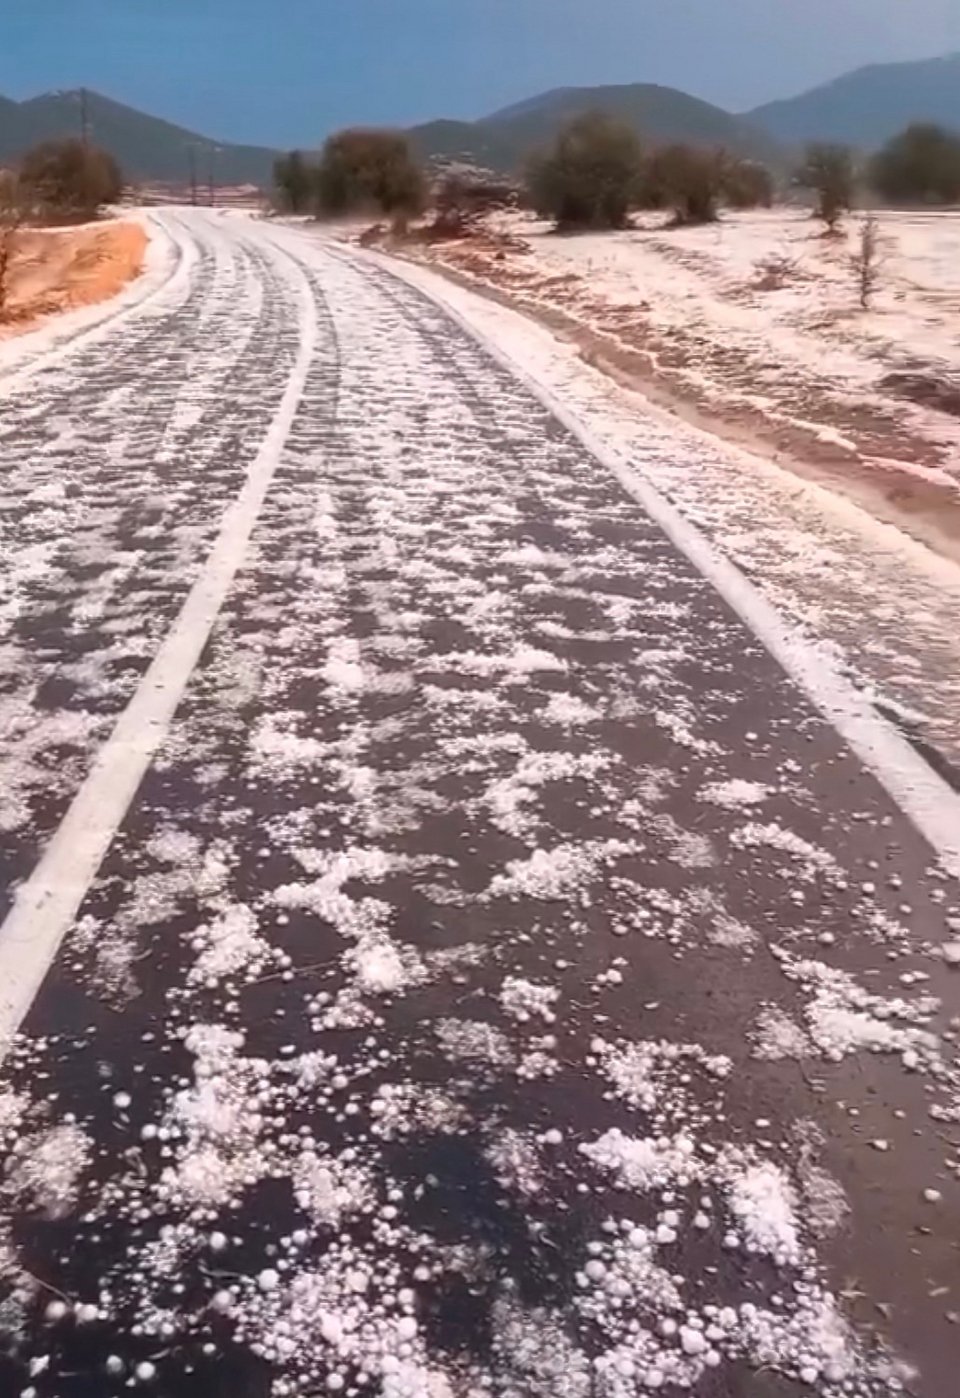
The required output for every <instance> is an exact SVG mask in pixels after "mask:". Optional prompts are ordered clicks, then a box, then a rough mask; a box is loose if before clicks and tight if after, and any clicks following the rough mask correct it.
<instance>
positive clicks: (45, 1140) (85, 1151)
mask: <svg viewBox="0 0 960 1398" xmlns="http://www.w3.org/2000/svg"><path fill="white" fill-rule="evenodd" d="M92 1158H93V1142H92V1141H91V1139H90V1137H89V1136H88V1135H87V1133H86V1132H85V1131H83V1130H82V1129H81V1128H80V1127H79V1126H77V1125H76V1124H75V1123H72V1122H65V1123H62V1124H61V1125H59V1126H51V1127H49V1128H48V1129H47V1130H45V1131H37V1132H35V1133H33V1134H32V1135H29V1136H24V1137H22V1138H21V1140H19V1141H18V1142H17V1144H16V1146H15V1147H14V1149H13V1151H12V1153H11V1155H10V1157H9V1159H8V1161H7V1167H6V1188H7V1189H8V1190H9V1191H10V1192H11V1193H12V1194H13V1195H14V1197H16V1198H18V1199H20V1200H21V1201H22V1202H29V1203H30V1204H32V1206H33V1207H34V1208H38V1209H40V1210H41V1211H42V1212H43V1213H44V1214H45V1215H46V1217H47V1218H51V1219H56V1218H65V1217H66V1216H67V1215H68V1214H69V1213H70V1212H71V1211H72V1210H73V1208H74V1206H75V1205H76V1202H77V1193H78V1190H79V1187H80V1180H81V1178H82V1176H83V1173H84V1171H85V1170H86V1169H87V1167H88V1166H89V1164H90V1162H91V1160H92Z"/></svg>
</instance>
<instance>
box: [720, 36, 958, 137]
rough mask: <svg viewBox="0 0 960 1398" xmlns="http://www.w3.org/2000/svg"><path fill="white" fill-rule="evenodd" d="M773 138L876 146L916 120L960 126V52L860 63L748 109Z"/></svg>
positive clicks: (753, 120)
mask: <svg viewBox="0 0 960 1398" xmlns="http://www.w3.org/2000/svg"><path fill="white" fill-rule="evenodd" d="M746 119H747V120H748V121H750V122H752V123H753V124H754V125H756V126H760V127H762V128H763V129H764V130H765V131H767V132H768V133H769V134H770V135H771V136H772V137H773V138H774V139H775V140H778V141H782V142H784V143H788V144H797V143H799V142H802V141H815V140H827V141H845V142H847V143H849V144H850V145H854V146H862V147H864V148H865V149H872V148H875V147H877V146H881V145H883V144H884V142H885V141H888V140H889V139H890V137H891V136H894V135H896V133H897V132H898V131H902V130H903V128H904V127H905V126H908V125H909V124H910V123H911V122H913V121H935V122H938V123H939V124H940V125H942V126H950V127H955V128H956V129H957V130H960V54H956V53H955V54H948V55H947V56H946V57H944V58H931V59H926V60H924V61H921V62H916V63H881V64H874V65H873V66H871V67H869V68H858V69H857V70H856V71H855V72H853V73H846V74H845V75H844V76H843V77H841V78H837V79H836V80H835V81H834V82H830V83H824V84H823V86H821V87H815V88H813V89H812V90H811V91H810V92H804V93H801V94H800V96H799V97H793V98H790V99H788V100H787V101H783V102H768V103H767V104H766V105H765V106H763V107H756V108H754V110H753V111H751V112H747V113H746Z"/></svg>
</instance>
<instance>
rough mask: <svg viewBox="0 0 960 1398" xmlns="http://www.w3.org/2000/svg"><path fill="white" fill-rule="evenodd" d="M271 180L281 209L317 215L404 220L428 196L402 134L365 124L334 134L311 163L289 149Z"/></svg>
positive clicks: (420, 208) (422, 179)
mask: <svg viewBox="0 0 960 1398" xmlns="http://www.w3.org/2000/svg"><path fill="white" fill-rule="evenodd" d="M273 178H274V186H275V190H276V199H277V204H278V206H279V208H280V209H281V211H282V212H284V213H291V214H307V213H309V214H313V215H314V216H315V217H317V218H341V217H344V216H345V215H348V214H364V213H366V214H373V215H383V216H385V217H389V218H392V219H394V220H400V221H404V220H407V219H410V218H413V217H414V216H415V215H416V214H418V213H420V212H421V211H422V209H423V207H424V204H425V202H426V195H427V186H426V181H425V179H424V176H423V172H422V171H421V169H420V167H419V165H418V164H417V163H416V161H415V160H414V159H413V156H412V155H411V153H410V147H409V145H408V143H407V139H406V137H405V136H404V135H402V133H401V132H399V131H386V130H383V131H381V130H376V129H366V128H363V127H353V128H349V129H347V130H344V131H338V132H336V133H335V134H334V135H333V136H331V137H330V138H329V140H328V141H327V142H326V144H325V145H324V147H323V150H322V151H321V153H320V157H319V159H318V160H315V161H310V160H308V159H307V157H306V156H304V155H303V153H302V152H301V151H290V153H289V154H288V155H285V156H282V157H281V158H280V159H279V160H278V161H277V162H276V164H275V166H274V172H273Z"/></svg>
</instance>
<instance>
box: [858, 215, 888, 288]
mask: <svg viewBox="0 0 960 1398" xmlns="http://www.w3.org/2000/svg"><path fill="white" fill-rule="evenodd" d="M850 265H851V267H852V268H853V275H854V277H855V278H856V284H857V292H858V295H859V297H860V305H861V307H862V308H863V310H865V311H868V310H869V309H870V305H871V302H872V301H873V293H874V292H875V291H876V289H877V284H878V282H879V281H880V272H881V269H882V266H883V249H882V244H881V238H880V224H879V222H878V221H877V216H876V214H867V215H866V216H865V217H864V219H863V220H862V222H861V224H860V227H859V229H858V230H857V241H856V246H855V248H854V251H853V255H852V256H851V258H850Z"/></svg>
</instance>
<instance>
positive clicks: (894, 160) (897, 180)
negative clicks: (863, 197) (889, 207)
mask: <svg viewBox="0 0 960 1398" xmlns="http://www.w3.org/2000/svg"><path fill="white" fill-rule="evenodd" d="M869 179H870V185H871V187H872V188H873V189H874V190H875V191H876V193H877V194H879V195H880V197H881V198H882V199H885V200H887V201H888V202H889V203H891V204H955V203H956V202H957V201H958V200H960V136H957V135H954V133H953V132H951V131H947V130H945V129H944V128H943V127H942V126H934V125H932V124H929V123H918V124H917V125H914V126H908V127H907V129H906V130H905V131H901V133H900V135H899V136H894V138H893V140H892V141H889V142H888V143H887V145H885V146H884V148H883V150H881V151H879V152H878V153H877V154H876V155H875V156H874V158H873V160H872V161H871V162H870V168H869Z"/></svg>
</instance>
